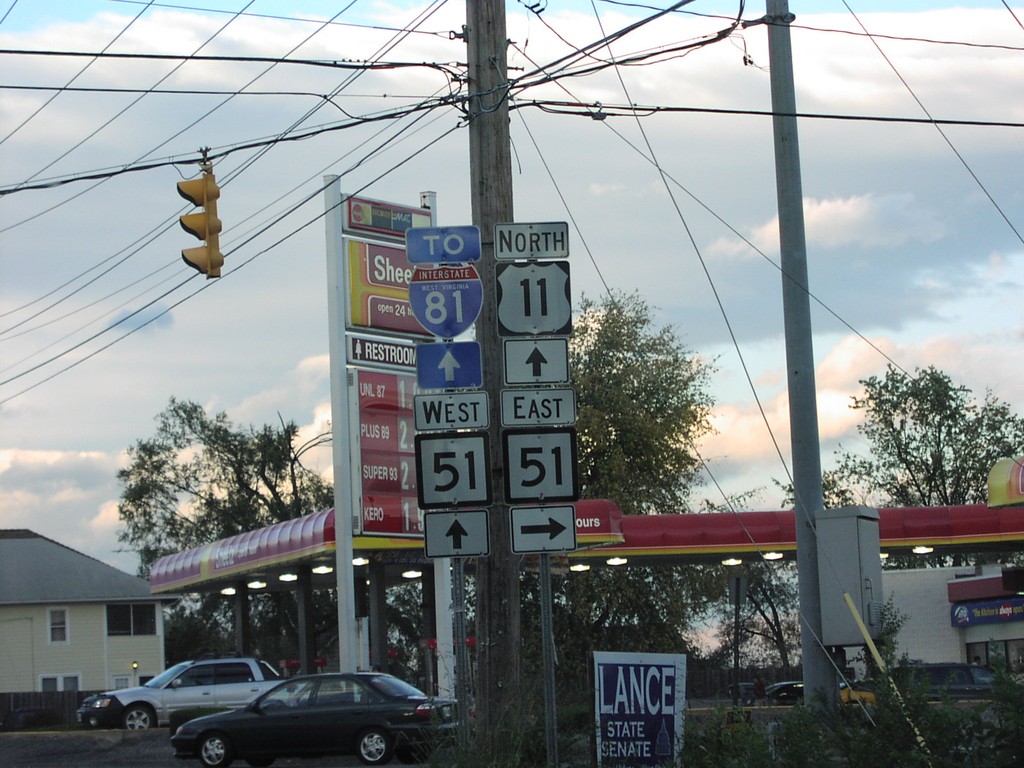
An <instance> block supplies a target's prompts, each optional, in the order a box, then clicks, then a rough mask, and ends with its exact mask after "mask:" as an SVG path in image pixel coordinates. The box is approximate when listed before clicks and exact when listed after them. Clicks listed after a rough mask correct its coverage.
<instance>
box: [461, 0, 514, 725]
mask: <svg viewBox="0 0 1024 768" xmlns="http://www.w3.org/2000/svg"><path fill="white" fill-rule="evenodd" d="M465 32H466V42H467V48H468V58H467V60H468V63H469V94H470V99H469V120H470V122H469V169H470V184H471V186H472V189H471V195H470V196H471V199H472V208H473V223H474V224H475V225H476V226H478V227H479V228H480V238H481V246H482V253H481V259H480V270H479V271H480V279H481V280H482V282H483V286H484V296H485V297H486V300H485V301H484V302H483V308H482V309H481V312H480V318H479V320H478V321H477V341H479V342H480V348H481V354H482V358H483V379H484V389H485V390H486V392H487V394H488V400H489V404H490V428H489V430H488V432H489V435H488V437H489V442H490V454H491V471H492V476H491V478H490V481H491V488H492V489H493V495H494V504H493V505H492V507H491V509H490V510H489V512H488V515H489V519H488V523H489V528H490V536H491V542H490V555H489V556H488V557H485V558H480V560H479V561H478V565H477V577H476V637H477V652H478V670H479V673H478V680H477V700H476V706H477V712H478V716H479V718H480V721H479V722H480V725H481V727H482V729H483V732H484V733H485V734H487V735H488V736H489V737H491V738H494V737H495V735H496V734H499V733H500V732H501V730H503V729H507V728H509V727H514V724H515V723H514V718H512V717H509V715H511V714H512V712H511V711H510V708H511V707H512V706H513V705H514V704H515V703H516V702H517V701H518V698H519V697H518V693H519V687H520V686H519V683H520V676H521V666H522V665H521V663H520V650H521V648H520V619H519V567H518V566H519V562H518V557H517V556H515V555H513V553H512V542H511V528H510V523H509V511H508V505H507V504H506V503H505V500H504V497H503V492H504V482H503V478H504V474H505V468H504V466H503V464H502V450H501V427H500V425H501V397H500V391H501V387H502V384H503V366H504V360H503V358H502V355H501V343H500V340H499V338H498V322H497V299H496V296H497V294H496V286H495V261H494V239H493V238H494V225H495V224H498V223H504V222H511V221H514V219H513V214H512V154H511V142H510V139H509V126H508V101H507V86H508V77H507V71H506V70H507V58H506V47H507V42H508V41H507V34H506V29H505V3H504V0H466V30H465ZM499 742H500V739H499V740H497V741H496V742H495V743H499Z"/></svg>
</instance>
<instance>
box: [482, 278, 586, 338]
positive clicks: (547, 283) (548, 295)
mask: <svg viewBox="0 0 1024 768" xmlns="http://www.w3.org/2000/svg"><path fill="white" fill-rule="evenodd" d="M495 275H496V279H497V294H498V335H499V336H503V337H504V336H568V335H569V334H570V333H571V332H572V298H571V295H570V287H569V264H568V263H567V262H564V261H546V262H530V263H529V264H519V263H505V264H497V265H496V266H495Z"/></svg>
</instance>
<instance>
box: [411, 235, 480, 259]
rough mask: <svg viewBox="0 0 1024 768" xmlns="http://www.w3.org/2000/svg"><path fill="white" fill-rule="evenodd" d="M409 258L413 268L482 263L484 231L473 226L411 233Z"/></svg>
mask: <svg viewBox="0 0 1024 768" xmlns="http://www.w3.org/2000/svg"><path fill="white" fill-rule="evenodd" d="M405 256H406V258H407V259H408V260H409V263H410V264H453V263H461V262H466V261H479V260H480V229H479V227H475V226H473V225H467V226H462V227H413V228H412V229H407V230H406V231H405Z"/></svg>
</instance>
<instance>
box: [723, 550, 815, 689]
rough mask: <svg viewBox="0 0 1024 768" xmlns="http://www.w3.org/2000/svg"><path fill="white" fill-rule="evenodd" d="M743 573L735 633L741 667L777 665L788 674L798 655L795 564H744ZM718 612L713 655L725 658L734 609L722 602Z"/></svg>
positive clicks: (732, 636)
mask: <svg viewBox="0 0 1024 768" xmlns="http://www.w3.org/2000/svg"><path fill="white" fill-rule="evenodd" d="M744 572H745V574H746V577H747V579H746V582H747V584H746V586H747V591H746V594H745V596H744V600H743V604H742V606H741V608H740V617H739V627H740V633H739V634H740V652H741V655H742V656H743V658H744V659H745V665H747V666H749V665H755V666H762V667H765V666H781V667H783V668H784V669H785V670H786V671H787V674H788V673H789V670H791V669H792V668H793V667H794V665H795V663H796V662H797V661H798V659H799V656H800V626H799V620H798V603H799V596H798V594H797V580H796V564H795V563H784V562H782V561H780V562H778V563H752V564H750V565H744ZM720 593H721V591H720V592H719V594H720ZM719 611H720V615H721V616H722V617H723V623H722V624H721V625H720V626H719V628H718V632H717V637H718V643H719V645H718V648H717V649H716V654H717V655H719V656H720V657H721V658H723V659H725V658H726V656H729V655H731V652H732V648H733V644H734V643H735V630H736V625H735V610H734V608H733V606H732V604H731V603H728V604H727V603H725V602H723V603H722V604H721V605H720V606H719ZM726 617H727V618H726ZM727 651H728V653H726V652H727ZM730 663H731V662H730Z"/></svg>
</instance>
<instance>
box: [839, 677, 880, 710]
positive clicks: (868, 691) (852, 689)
mask: <svg viewBox="0 0 1024 768" xmlns="http://www.w3.org/2000/svg"><path fill="white" fill-rule="evenodd" d="M839 701H841V702H842V703H843V704H856V703H861V704H865V705H867V706H872V705H874V703H875V701H876V698H875V692H874V690H873V689H872V688H871V684H870V683H866V682H863V681H861V680H851V681H850V682H849V683H848V684H847V683H845V682H843V683H839Z"/></svg>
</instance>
